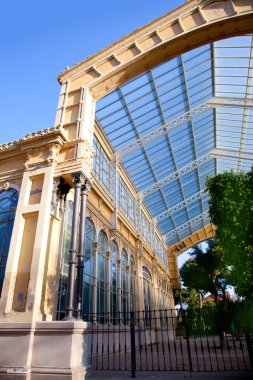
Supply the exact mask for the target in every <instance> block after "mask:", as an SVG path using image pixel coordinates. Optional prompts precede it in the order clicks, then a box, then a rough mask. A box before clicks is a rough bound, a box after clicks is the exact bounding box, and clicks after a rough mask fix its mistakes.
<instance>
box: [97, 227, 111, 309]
mask: <svg viewBox="0 0 253 380" xmlns="http://www.w3.org/2000/svg"><path fill="white" fill-rule="evenodd" d="M107 251H108V239H107V236H106V233H105V232H104V231H103V230H101V231H99V235H98V261H97V265H98V271H97V273H98V276H97V278H98V287H97V312H98V313H105V312H106V273H107V271H106V252H107Z"/></svg>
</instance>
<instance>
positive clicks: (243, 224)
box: [207, 171, 253, 299]
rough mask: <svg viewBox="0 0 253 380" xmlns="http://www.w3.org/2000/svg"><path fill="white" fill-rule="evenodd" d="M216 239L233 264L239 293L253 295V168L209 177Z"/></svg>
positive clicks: (212, 218)
mask: <svg viewBox="0 0 253 380" xmlns="http://www.w3.org/2000/svg"><path fill="white" fill-rule="evenodd" d="M207 190H208V192H209V196H210V201H209V207H210V210H209V213H210V217H211V221H212V223H213V224H214V225H215V226H216V242H217V245H218V246H220V247H222V252H223V258H224V261H225V263H226V265H227V266H229V267H230V268H231V280H230V281H231V284H233V285H234V286H235V288H236V292H237V294H238V295H240V296H243V297H245V298H246V299H252V298H253V172H252V171H251V172H249V173H238V174H236V173H234V172H226V173H223V174H219V175H217V176H215V177H213V178H209V179H208V181H207Z"/></svg>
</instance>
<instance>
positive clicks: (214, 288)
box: [180, 239, 230, 301]
mask: <svg viewBox="0 0 253 380" xmlns="http://www.w3.org/2000/svg"><path fill="white" fill-rule="evenodd" d="M207 244H208V246H207V249H206V251H205V252H204V251H203V250H202V249H201V247H200V246H196V247H195V248H193V249H192V250H191V252H190V255H191V259H189V260H187V261H186V262H185V264H184V265H183V266H182V268H181V269H180V276H181V279H182V281H183V283H184V286H186V287H187V288H189V289H196V290H197V291H198V292H201V291H202V292H206V293H207V292H210V293H211V294H213V295H214V297H215V300H216V301H217V298H218V296H222V297H223V296H224V297H225V289H226V287H227V285H228V282H229V274H230V272H229V270H228V269H227V267H226V265H225V262H224V260H223V255H222V253H221V250H220V248H219V246H217V245H216V244H215V242H214V240H213V239H210V240H209V241H208V242H207Z"/></svg>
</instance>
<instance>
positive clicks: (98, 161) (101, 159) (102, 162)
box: [93, 136, 110, 191]
mask: <svg viewBox="0 0 253 380" xmlns="http://www.w3.org/2000/svg"><path fill="white" fill-rule="evenodd" d="M93 145H94V150H95V153H94V158H93V174H94V176H95V177H96V179H97V180H98V181H99V182H100V183H101V185H103V187H104V188H105V189H106V190H107V191H109V189H110V163H109V159H108V157H107V155H106V153H105V151H104V149H103V148H102V146H101V144H100V143H99V141H98V139H97V138H96V136H94V139H93Z"/></svg>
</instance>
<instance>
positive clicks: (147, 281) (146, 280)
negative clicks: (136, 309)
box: [142, 267, 152, 310]
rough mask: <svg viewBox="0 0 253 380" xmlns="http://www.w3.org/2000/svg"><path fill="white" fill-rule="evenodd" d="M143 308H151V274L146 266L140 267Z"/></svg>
mask: <svg viewBox="0 0 253 380" xmlns="http://www.w3.org/2000/svg"><path fill="white" fill-rule="evenodd" d="M142 275H143V300H144V310H150V309H151V308H152V276H151V273H150V272H149V270H148V268H146V267H142Z"/></svg>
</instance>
